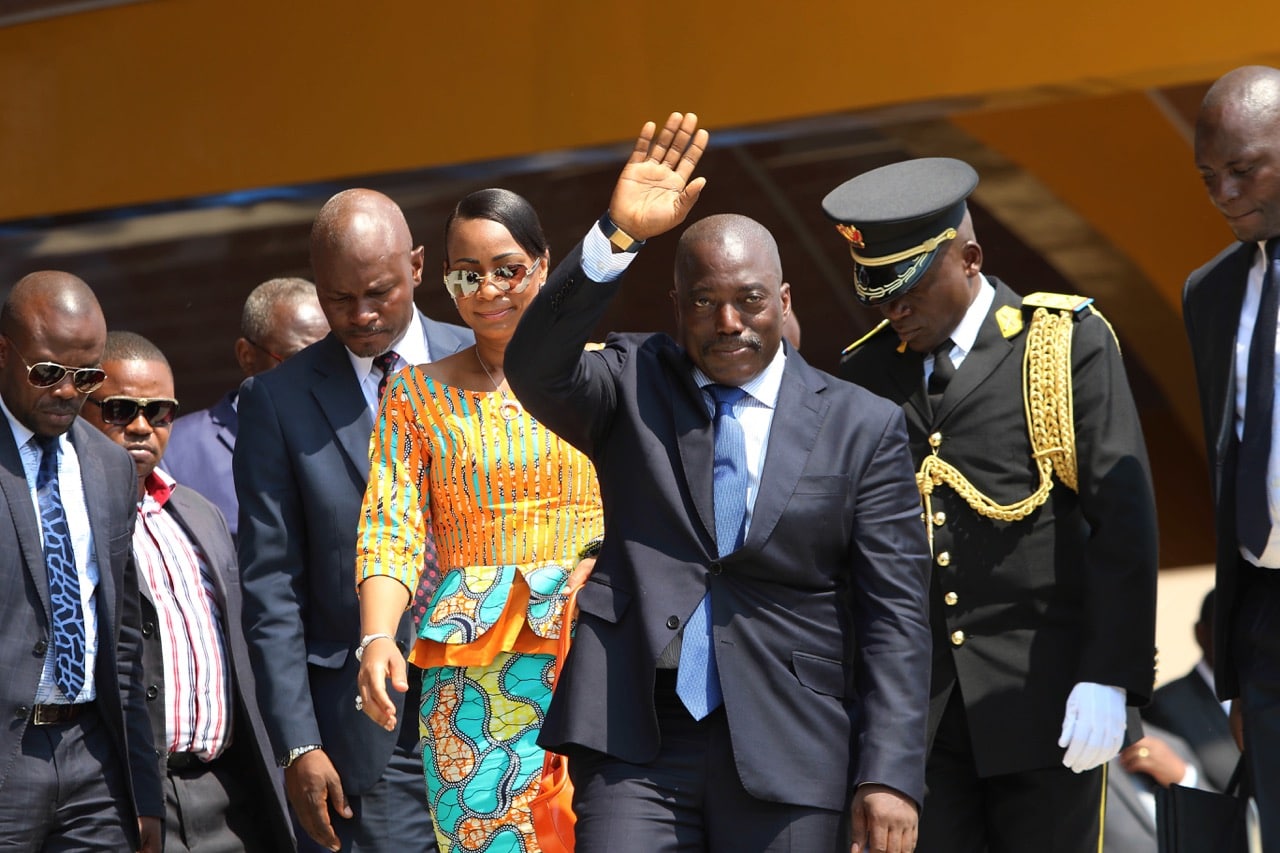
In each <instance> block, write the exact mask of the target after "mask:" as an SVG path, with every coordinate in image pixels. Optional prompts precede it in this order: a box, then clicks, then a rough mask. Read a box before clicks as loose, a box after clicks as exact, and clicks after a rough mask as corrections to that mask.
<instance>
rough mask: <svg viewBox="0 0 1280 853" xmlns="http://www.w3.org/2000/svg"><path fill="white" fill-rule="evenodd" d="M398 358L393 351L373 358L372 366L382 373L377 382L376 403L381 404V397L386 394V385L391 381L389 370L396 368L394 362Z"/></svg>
mask: <svg viewBox="0 0 1280 853" xmlns="http://www.w3.org/2000/svg"><path fill="white" fill-rule="evenodd" d="M399 359H400V356H398V355H396V351H395V350H391V349H389V350H387V351H386V352H384V353H383V354H382V355H375V356H374V357H373V366H374V367H376V368H378V369H379V370H381V371H382V378H381V379H379V380H378V402H379V403H381V402H382V395H383V394H385V393H386V392H387V383H388V382H390V381H391V369H392V368H393V367H395V366H396V362H397V361H398V360H399Z"/></svg>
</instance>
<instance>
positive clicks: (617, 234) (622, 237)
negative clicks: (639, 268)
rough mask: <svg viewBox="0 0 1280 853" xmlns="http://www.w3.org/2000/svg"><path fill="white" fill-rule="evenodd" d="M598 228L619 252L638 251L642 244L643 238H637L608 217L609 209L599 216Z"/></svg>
mask: <svg viewBox="0 0 1280 853" xmlns="http://www.w3.org/2000/svg"><path fill="white" fill-rule="evenodd" d="M599 224H600V230H601V231H602V232H603V233H604V236H605V237H606V238H607V239H608V240H609V242H610V243H612V244H613V245H615V246H617V247H618V250H619V251H621V252H631V253H635V252H638V251H640V247H641V246H643V245H644V241H643V240H637V239H636V238H635V237H632V236H631V235H630V234H628V233H627V232H626V231H623V230H622V229H621V228H619V227H618V225H617V223H616V222H614V221H613V220H612V219H611V218H609V211H607V210H606V211H605V212H604V215H603V216H601V217H600V223H599Z"/></svg>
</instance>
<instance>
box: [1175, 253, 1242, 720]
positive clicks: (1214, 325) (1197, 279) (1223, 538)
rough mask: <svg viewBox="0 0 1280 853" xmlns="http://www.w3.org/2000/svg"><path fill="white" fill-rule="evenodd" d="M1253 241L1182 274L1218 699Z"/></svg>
mask: <svg viewBox="0 0 1280 853" xmlns="http://www.w3.org/2000/svg"><path fill="white" fill-rule="evenodd" d="M1257 251H1258V245H1257V244H1256V243H1236V244H1235V245H1233V246H1231V247H1229V248H1227V249H1225V250H1224V251H1223V252H1222V253H1221V254H1220V255H1218V256H1217V257H1216V258H1214V259H1213V260H1211V261H1209V263H1207V264H1205V265H1204V266H1202V267H1201V268H1200V269H1198V270H1196V271H1195V272H1193V273H1192V274H1191V275H1190V277H1188V278H1187V285H1186V287H1185V288H1183V291H1182V319H1183V322H1185V323H1186V325H1187V338H1188V339H1189V340H1190V341H1191V358H1192V360H1193V361H1194V362H1195V369H1196V386H1197V387H1198V388H1199V390H1200V415H1201V417H1202V418H1203V419H1204V440H1205V447H1206V449H1207V451H1208V456H1209V476H1210V478H1211V484H1212V487H1213V503H1214V507H1215V508H1216V509H1217V512H1216V513H1215V514H1214V521H1215V528H1216V533H1217V542H1218V547H1217V560H1216V562H1217V567H1218V568H1217V581H1216V588H1217V592H1216V593H1215V595H1214V606H1213V665H1214V666H1213V684H1214V689H1216V690H1217V691H1218V697H1219V698H1221V699H1233V698H1235V697H1236V696H1238V695H1239V693H1240V678H1239V675H1238V673H1237V672H1236V666H1235V662H1236V650H1235V637H1234V630H1233V629H1234V627H1235V624H1236V620H1235V619H1234V614H1235V612H1236V609H1237V607H1239V605H1240V602H1241V601H1244V600H1245V598H1246V597H1247V596H1248V589H1247V583H1245V581H1246V579H1245V578H1243V577H1242V576H1241V572H1240V562H1241V561H1242V560H1243V559H1244V558H1243V557H1241V556H1240V540H1239V539H1237V538H1236V454H1237V453H1238V452H1239V450H1240V442H1239V440H1238V439H1237V438H1236V430H1235V418H1236V379H1235V348H1236V331H1237V330H1238V329H1239V327H1240V309H1241V307H1242V306H1243V304H1244V292H1245V286H1246V284H1247V283H1248V278H1249V267H1250V266H1251V265H1252V264H1253V261H1254V258H1255V257H1256V255H1255V253H1256V252H1257Z"/></svg>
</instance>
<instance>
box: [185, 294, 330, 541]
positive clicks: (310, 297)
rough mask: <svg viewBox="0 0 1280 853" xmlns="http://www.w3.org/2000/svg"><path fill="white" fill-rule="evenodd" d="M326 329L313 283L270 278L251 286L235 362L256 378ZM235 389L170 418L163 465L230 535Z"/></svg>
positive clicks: (234, 523)
mask: <svg viewBox="0 0 1280 853" xmlns="http://www.w3.org/2000/svg"><path fill="white" fill-rule="evenodd" d="M328 332H329V323H328V321H327V320H325V318H324V313H323V312H322V311H321V310H320V301H319V300H318V299H316V286H315V285H314V284H312V283H311V282H309V281H307V280H306V279H304V278H273V279H271V280H269V281H264V282H263V283H262V284H260V285H258V286H257V287H255V288H254V289H253V292H252V293H250V294H249V297H248V298H247V299H246V300H245V301H244V309H243V310H242V311H241V313H240V337H239V338H237V339H236V346H235V350H236V361H237V362H239V364H240V370H241V372H242V373H243V374H244V375H245V377H246V378H247V377H250V376H256V375H257V374H259V373H262V372H263V371H264V370H270V369H271V368H273V367H275V366H276V365H277V364H279V363H280V362H282V361H284V360H285V359H286V358H289V357H290V356H293V355H296V354H297V353H299V352H301V351H302V350H303V349H305V348H306V347H308V346H310V345H311V344H313V343H315V342H316V341H318V340H320V339H321V338H323V337H324V336H325V335H326V334H328ZM239 390H240V389H239V388H236V389H233V390H231V391H230V392H228V393H227V394H226V395H225V396H224V397H223V398H222V399H220V400H219V401H218V402H216V403H214V404H213V406H211V407H210V408H208V409H200V410H199V411H195V412H191V413H190V414H187V415H183V416H182V417H180V418H178V419H177V420H176V421H174V422H173V430H172V432H171V434H170V437H169V449H168V450H166V451H165V454H164V464H163V465H162V466H161V467H162V468H163V469H164V470H165V471H168V472H169V473H170V474H172V475H173V477H174V479H175V480H177V481H178V482H179V483H181V484H182V485H183V486H185V487H187V488H189V489H194V490H195V491H197V492H199V493H200V494H201V495H204V496H205V497H206V498H208V499H209V500H211V501H213V502H214V504H215V505H217V507H218V509H220V510H222V515H223V517H225V518H226V520H227V527H228V528H229V529H230V530H231V536H232V537H233V538H234V537H235V535H236V530H237V527H238V525H239V523H240V518H239V515H240V510H239V505H238V504H237V503H236V488H235V479H234V477H233V476H232V474H231V454H232V451H234V450H235V446H236V432H237V430H238V428H239V416H238V414H237V412H236V395H237V394H238V393H239Z"/></svg>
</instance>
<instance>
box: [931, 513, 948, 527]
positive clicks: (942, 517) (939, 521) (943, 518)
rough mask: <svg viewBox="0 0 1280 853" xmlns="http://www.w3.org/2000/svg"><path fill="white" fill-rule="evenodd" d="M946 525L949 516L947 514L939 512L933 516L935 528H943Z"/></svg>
mask: <svg viewBox="0 0 1280 853" xmlns="http://www.w3.org/2000/svg"><path fill="white" fill-rule="evenodd" d="M946 523H947V514H946V513H945V512H943V511H942V510H938V511H937V512H935V513H934V514H933V525H934V527H941V526H942V525H944V524H946Z"/></svg>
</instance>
